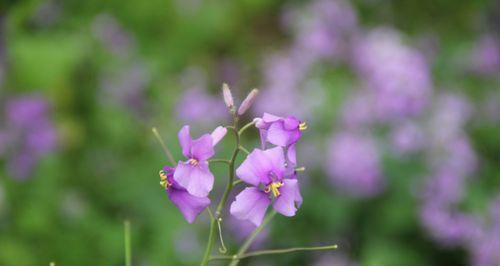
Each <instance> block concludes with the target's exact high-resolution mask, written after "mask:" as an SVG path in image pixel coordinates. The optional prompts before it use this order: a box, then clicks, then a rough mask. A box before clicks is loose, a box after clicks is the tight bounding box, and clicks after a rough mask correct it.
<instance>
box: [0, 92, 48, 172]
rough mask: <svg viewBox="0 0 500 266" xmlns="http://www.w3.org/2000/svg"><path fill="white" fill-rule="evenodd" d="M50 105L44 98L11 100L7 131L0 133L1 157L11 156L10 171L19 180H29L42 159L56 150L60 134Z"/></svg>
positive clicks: (7, 105) (8, 104)
mask: <svg viewBox="0 0 500 266" xmlns="http://www.w3.org/2000/svg"><path fill="white" fill-rule="evenodd" d="M49 109H50V108H49V104H48V103H47V101H46V100H45V99H44V98H42V97H40V96H21V97H16V98H12V99H8V101H7V103H6V105H5V120H4V121H5V124H3V125H2V126H6V128H5V129H3V130H2V132H0V154H3V155H7V158H8V160H7V169H8V171H9V173H10V174H11V175H12V176H13V177H15V178H18V179H25V178H27V177H29V175H30V174H31V172H32V170H33V168H34V167H36V165H37V163H38V161H39V160H40V158H41V157H42V156H44V155H46V154H48V153H50V152H51V151H53V150H54V149H55V148H56V145H57V132H56V128H55V127H54V125H53V122H52V121H51V119H50V116H49Z"/></svg>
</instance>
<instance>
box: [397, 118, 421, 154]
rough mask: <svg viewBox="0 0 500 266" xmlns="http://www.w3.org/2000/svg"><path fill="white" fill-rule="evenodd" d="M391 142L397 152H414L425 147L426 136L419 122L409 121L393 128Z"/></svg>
mask: <svg viewBox="0 0 500 266" xmlns="http://www.w3.org/2000/svg"><path fill="white" fill-rule="evenodd" d="M391 142H392V146H393V149H394V150H395V151H396V153H398V154H405V153H412V152H416V151H419V150H420V149H422V148H423V147H424V145H425V136H424V132H423V131H422V129H421V128H420V127H419V126H418V125H417V124H415V123H413V122H410V121H407V122H405V123H402V124H401V125H397V126H396V127H395V128H393V129H392V133H391Z"/></svg>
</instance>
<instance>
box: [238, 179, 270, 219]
mask: <svg viewBox="0 0 500 266" xmlns="http://www.w3.org/2000/svg"><path fill="white" fill-rule="evenodd" d="M269 204H271V200H270V199H269V197H268V196H267V195H266V193H264V192H262V191H260V190H259V189H258V188H255V187H247V188H245V189H244V190H243V191H242V192H241V193H240V194H238V195H237V196H236V200H235V201H234V202H233V203H232V204H231V208H230V210H229V211H230V213H231V214H232V215H233V216H234V217H236V218H238V219H240V220H249V221H250V222H252V223H253V224H255V225H256V226H259V225H260V224H261V223H262V219H263V218H264V215H265V214H266V210H267V207H268V206H269Z"/></svg>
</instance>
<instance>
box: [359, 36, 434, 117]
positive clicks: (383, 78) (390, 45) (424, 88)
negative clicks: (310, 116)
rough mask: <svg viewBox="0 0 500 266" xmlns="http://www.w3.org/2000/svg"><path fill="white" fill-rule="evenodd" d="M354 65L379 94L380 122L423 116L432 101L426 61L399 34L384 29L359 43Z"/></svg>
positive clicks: (368, 84) (377, 95)
mask: <svg viewBox="0 0 500 266" xmlns="http://www.w3.org/2000/svg"><path fill="white" fill-rule="evenodd" d="M354 64H355V66H356V68H357V70H358V72H359V75H360V77H362V78H364V79H365V82H366V85H367V86H368V88H370V89H372V90H373V91H374V93H375V97H374V103H375V111H376V113H377V116H378V118H379V119H380V120H382V121H384V122H385V121H393V120H398V119H404V118H407V117H411V116H416V115H419V114H421V112H422V110H423V109H424V107H425V106H426V105H427V103H428V102H429V96H430V93H431V91H432V81H431V77H430V70H429V66H428V64H427V62H426V59H425V57H424V55H423V54H421V53H420V52H419V51H417V50H415V49H413V48H412V47H409V46H407V45H405V44H404V42H403V40H402V38H401V36H400V34H399V33H398V32H396V31H394V30H392V29H386V28H381V29H376V30H373V31H371V32H370V33H368V34H367V35H366V36H364V37H363V38H361V39H360V40H358V44H357V45H356V46H355V50H354Z"/></svg>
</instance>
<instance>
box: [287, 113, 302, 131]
mask: <svg viewBox="0 0 500 266" xmlns="http://www.w3.org/2000/svg"><path fill="white" fill-rule="evenodd" d="M283 122H284V126H285V129H286V130H294V129H297V128H298V127H299V124H300V121H299V120H298V119H297V118H295V117H293V116H290V117H287V118H285V119H284V120H283Z"/></svg>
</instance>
